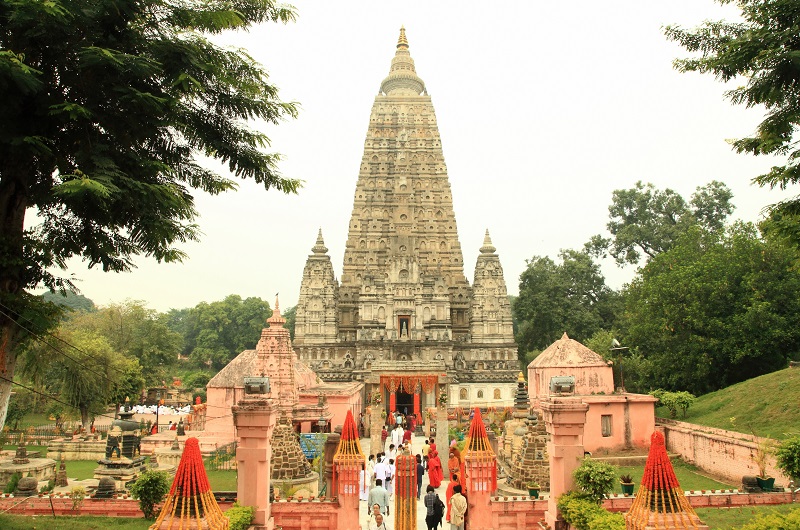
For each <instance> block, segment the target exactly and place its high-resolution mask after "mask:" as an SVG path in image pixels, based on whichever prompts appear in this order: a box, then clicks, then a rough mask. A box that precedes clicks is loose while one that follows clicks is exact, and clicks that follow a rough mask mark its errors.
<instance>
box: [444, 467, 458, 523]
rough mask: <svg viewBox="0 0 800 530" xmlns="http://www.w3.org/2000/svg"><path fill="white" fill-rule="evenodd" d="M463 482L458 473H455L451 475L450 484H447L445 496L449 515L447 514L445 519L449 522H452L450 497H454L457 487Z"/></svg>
mask: <svg viewBox="0 0 800 530" xmlns="http://www.w3.org/2000/svg"><path fill="white" fill-rule="evenodd" d="M459 484H461V482H459V480H458V473H453V474H452V475H451V476H450V484H448V485H447V491H445V493H444V498H445V499H446V502H447V515H446V516H445V518H444V520H445V521H447V522H448V523H449V522H450V499H452V498H453V493H455V487H456V486H458V485H459Z"/></svg>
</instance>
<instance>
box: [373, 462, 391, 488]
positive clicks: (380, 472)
mask: <svg viewBox="0 0 800 530" xmlns="http://www.w3.org/2000/svg"><path fill="white" fill-rule="evenodd" d="M387 473H389V460H388V459H384V460H381V461H380V462H378V463H377V464H375V483H376V484H377V483H378V479H380V481H381V484H384V483H386V475H387Z"/></svg>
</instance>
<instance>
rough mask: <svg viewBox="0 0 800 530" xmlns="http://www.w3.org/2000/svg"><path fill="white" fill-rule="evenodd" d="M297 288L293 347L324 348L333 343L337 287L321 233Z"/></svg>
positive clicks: (320, 232)
mask: <svg viewBox="0 0 800 530" xmlns="http://www.w3.org/2000/svg"><path fill="white" fill-rule="evenodd" d="M311 251H312V252H313V254H311V255H309V256H308V260H307V261H306V267H305V269H304V270H303V281H302V283H301V284H300V300H299V302H298V304H297V313H296V315H295V327H294V333H295V338H294V341H295V344H324V343H326V342H335V341H336V337H337V335H338V332H337V326H336V303H337V300H338V297H339V284H338V282H337V281H336V276H335V275H334V273H333V265H332V264H331V258H330V256H328V248H327V247H326V246H325V242H324V241H323V240H322V229H320V231H319V234H318V235H317V242H316V244H315V245H314V246H313V247H312V248H311Z"/></svg>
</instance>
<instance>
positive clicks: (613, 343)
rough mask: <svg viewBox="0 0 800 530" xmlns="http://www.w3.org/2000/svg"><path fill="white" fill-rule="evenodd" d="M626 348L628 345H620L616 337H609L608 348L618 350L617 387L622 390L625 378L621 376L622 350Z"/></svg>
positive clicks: (623, 389)
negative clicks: (609, 346)
mask: <svg viewBox="0 0 800 530" xmlns="http://www.w3.org/2000/svg"><path fill="white" fill-rule="evenodd" d="M627 349H628V347H627V346H623V345H621V344H620V343H619V341H618V340H617V339H611V348H609V350H611V351H612V352H614V351H618V352H619V387H620V388H621V389H622V391H623V392H624V391H625V378H624V377H623V376H622V352H623V351H625V350H627Z"/></svg>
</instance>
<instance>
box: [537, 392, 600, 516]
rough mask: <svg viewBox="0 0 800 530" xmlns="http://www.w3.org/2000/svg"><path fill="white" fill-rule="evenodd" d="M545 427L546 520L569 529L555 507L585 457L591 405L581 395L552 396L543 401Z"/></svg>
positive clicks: (569, 486)
mask: <svg viewBox="0 0 800 530" xmlns="http://www.w3.org/2000/svg"><path fill="white" fill-rule="evenodd" d="M541 407H542V411H543V413H544V421H545V427H546V428H547V433H548V434H549V435H550V441H549V442H547V452H548V454H549V455H550V500H549V501H548V504H547V513H546V514H545V521H546V522H547V524H549V525H550V526H551V527H552V528H554V529H555V530H561V529H566V528H567V524H566V523H565V522H564V520H563V519H562V518H561V514H559V513H558V508H557V507H556V500H557V499H558V497H559V496H560V495H561V494H562V493H564V492H566V491H568V490H570V489H572V488H573V486H574V485H575V481H574V479H573V478H572V472H573V471H575V469H576V468H577V467H578V466H579V465H580V463H581V460H582V459H583V426H584V424H585V423H586V411H587V410H589V405H587V404H585V403H582V402H581V400H580V398H550V399H548V400H547V401H542V403H541Z"/></svg>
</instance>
